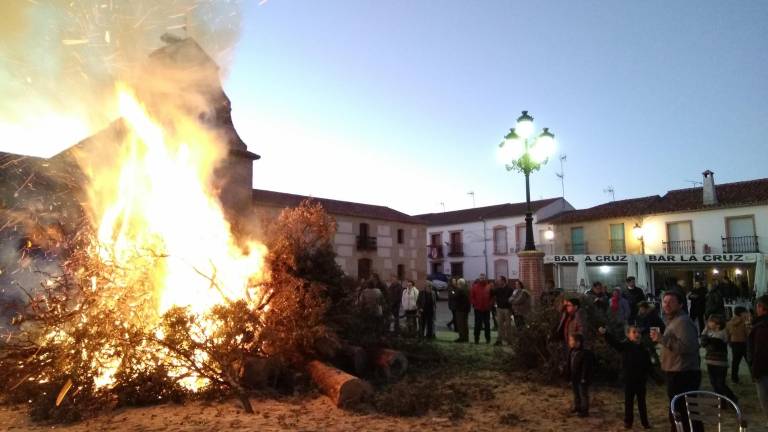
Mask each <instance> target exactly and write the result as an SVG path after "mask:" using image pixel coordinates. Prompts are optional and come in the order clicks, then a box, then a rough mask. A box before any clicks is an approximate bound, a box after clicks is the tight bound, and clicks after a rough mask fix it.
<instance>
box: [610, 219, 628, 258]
mask: <svg viewBox="0 0 768 432" xmlns="http://www.w3.org/2000/svg"><path fill="white" fill-rule="evenodd" d="M610 234H611V240H610V241H611V244H610V246H611V253H616V254H623V253H625V252H626V248H625V246H624V224H623V223H620V224H611V233H610Z"/></svg>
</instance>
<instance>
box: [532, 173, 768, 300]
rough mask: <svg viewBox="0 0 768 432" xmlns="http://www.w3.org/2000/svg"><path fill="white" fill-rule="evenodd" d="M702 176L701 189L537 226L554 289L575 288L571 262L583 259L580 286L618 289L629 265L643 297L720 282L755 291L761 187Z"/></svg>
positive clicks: (766, 226)
mask: <svg viewBox="0 0 768 432" xmlns="http://www.w3.org/2000/svg"><path fill="white" fill-rule="evenodd" d="M703 176H704V179H703V180H704V182H703V187H697V188H689V189H679V190H672V191H669V192H667V193H666V194H665V195H664V196H658V195H656V196H648V197H642V198H634V199H628V200H621V201H613V202H609V203H605V204H601V205H598V206H595V207H592V208H588V209H583V210H573V211H569V212H564V213H561V214H559V215H556V216H553V217H551V218H548V219H546V220H543V221H542V223H543V224H549V225H550V226H551V229H552V231H553V232H554V239H553V243H554V254H553V255H552V256H549V257H547V258H546V261H547V262H549V263H552V264H555V265H556V266H557V271H556V276H557V281H558V282H559V285H560V286H562V287H563V288H575V287H577V286H578V285H579V282H580V280H577V279H581V278H580V277H577V273H578V268H577V267H578V262H579V261H580V260H585V259H586V260H587V261H588V262H587V264H586V265H587V276H588V279H589V280H591V281H595V280H601V281H603V282H606V283H608V284H609V285H611V286H614V285H622V284H623V280H624V279H625V277H626V275H627V271H628V264H627V263H628V261H629V260H630V259H634V260H635V261H636V262H640V265H641V266H644V267H646V268H645V269H644V270H646V271H647V272H648V281H647V285H648V286H646V287H644V288H645V289H646V290H657V289H660V288H663V287H664V286H666V285H669V284H671V283H672V281H677V280H683V281H686V283H687V284H692V283H693V281H694V280H699V281H711V280H713V279H718V278H725V277H726V276H727V277H728V278H729V279H731V280H732V281H733V280H739V281H740V283H747V284H749V285H750V286H753V285H755V284H756V281H755V276H756V274H755V273H756V265H757V263H758V262H760V260H763V262H764V260H765V255H764V254H765V253H766V252H768V179H758V180H750V181H744V182H736V183H726V184H721V185H715V183H714V173H712V172H711V171H706V172H704V173H703ZM630 257H633V258H630ZM640 270H643V269H642V268H641V269H640ZM688 286H691V285H688ZM763 288H764V287H763Z"/></svg>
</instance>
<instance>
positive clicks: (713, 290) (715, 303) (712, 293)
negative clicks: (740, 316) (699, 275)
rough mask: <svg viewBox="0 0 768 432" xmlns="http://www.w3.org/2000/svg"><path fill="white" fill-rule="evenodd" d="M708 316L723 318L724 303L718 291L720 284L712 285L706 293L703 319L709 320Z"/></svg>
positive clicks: (721, 294)
mask: <svg viewBox="0 0 768 432" xmlns="http://www.w3.org/2000/svg"><path fill="white" fill-rule="evenodd" d="M710 315H720V316H725V302H724V301H723V293H722V291H720V284H718V283H717V282H715V283H713V284H712V285H711V286H710V287H709V291H708V292H707V306H706V309H705V310H704V318H706V319H709V316H710Z"/></svg>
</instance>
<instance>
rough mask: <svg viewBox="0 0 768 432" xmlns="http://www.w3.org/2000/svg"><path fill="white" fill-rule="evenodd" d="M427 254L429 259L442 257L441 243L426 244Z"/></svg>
mask: <svg viewBox="0 0 768 432" xmlns="http://www.w3.org/2000/svg"><path fill="white" fill-rule="evenodd" d="M427 255H428V256H429V259H433V260H436V259H442V258H443V245H429V246H427Z"/></svg>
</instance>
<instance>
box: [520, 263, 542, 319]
mask: <svg viewBox="0 0 768 432" xmlns="http://www.w3.org/2000/svg"><path fill="white" fill-rule="evenodd" d="M517 259H518V262H519V265H520V273H519V274H520V280H521V281H522V282H523V284H524V285H525V288H526V289H527V290H528V292H529V293H530V294H531V297H532V299H531V301H532V302H533V306H536V305H537V304H538V303H539V299H540V298H541V294H542V293H543V292H544V252H541V251H536V250H533V251H522V252H519V253H518V254H517Z"/></svg>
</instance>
